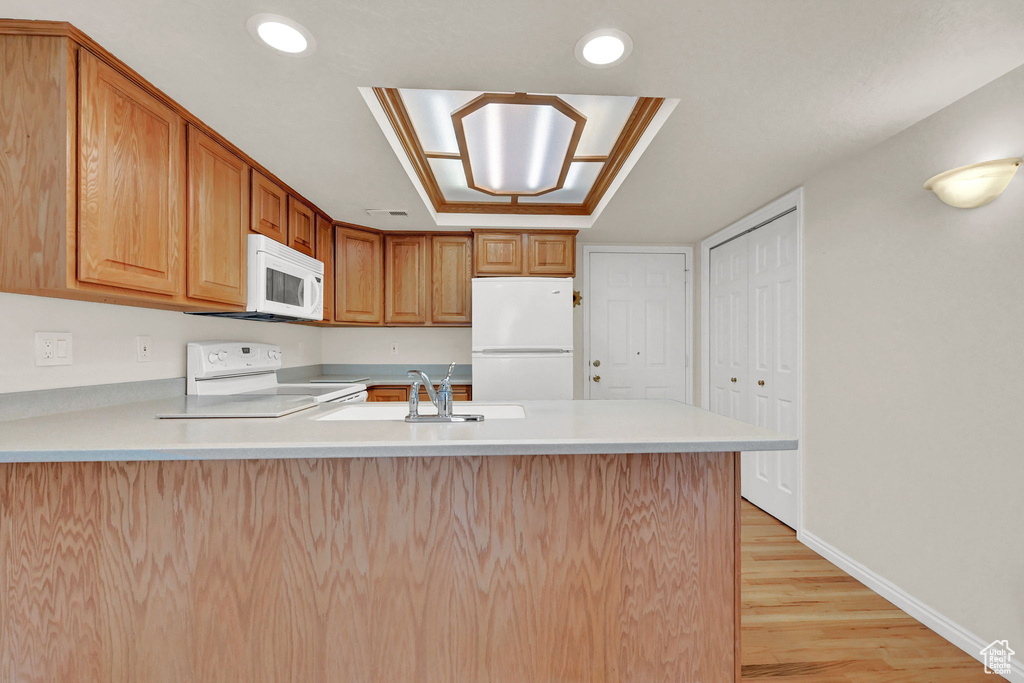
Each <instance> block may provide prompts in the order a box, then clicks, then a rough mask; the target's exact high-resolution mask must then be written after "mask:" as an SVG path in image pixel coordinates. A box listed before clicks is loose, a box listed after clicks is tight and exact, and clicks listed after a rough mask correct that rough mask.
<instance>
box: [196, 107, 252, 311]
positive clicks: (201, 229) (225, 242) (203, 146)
mask: <svg viewBox="0 0 1024 683" xmlns="http://www.w3.org/2000/svg"><path fill="white" fill-rule="evenodd" d="M188 196H189V213H188V264H187V270H188V273H187V278H186V288H187V289H186V291H187V292H188V296H189V298H192V299H205V300H207V301H217V302H220V303H225V304H235V305H239V306H244V305H245V294H246V292H245V286H246V237H247V236H248V234H249V165H248V164H246V163H245V162H244V161H242V160H241V159H239V158H238V157H236V156H235V155H234V154H232V153H231V152H229V151H228V150H227V149H225V148H224V147H223V146H222V145H221V144H219V143H218V142H216V141H214V140H213V139H212V138H210V137H209V136H208V135H206V134H204V133H203V132H202V131H200V130H199V129H198V128H195V127H194V126H189V127H188Z"/></svg>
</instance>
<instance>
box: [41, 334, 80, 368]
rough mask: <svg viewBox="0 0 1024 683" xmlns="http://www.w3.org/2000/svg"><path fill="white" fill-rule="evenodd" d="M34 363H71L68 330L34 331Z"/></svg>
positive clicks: (43, 364)
mask: <svg viewBox="0 0 1024 683" xmlns="http://www.w3.org/2000/svg"><path fill="white" fill-rule="evenodd" d="M35 353H36V365H40V366H45V365H71V361H72V354H71V333H70V332H36V344H35Z"/></svg>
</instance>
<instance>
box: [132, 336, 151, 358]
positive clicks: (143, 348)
mask: <svg viewBox="0 0 1024 683" xmlns="http://www.w3.org/2000/svg"><path fill="white" fill-rule="evenodd" d="M135 347H136V358H137V360H138V361H139V362H140V363H148V362H149V361H151V360H153V338H152V337H136V338H135Z"/></svg>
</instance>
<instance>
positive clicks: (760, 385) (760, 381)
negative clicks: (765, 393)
mask: <svg viewBox="0 0 1024 683" xmlns="http://www.w3.org/2000/svg"><path fill="white" fill-rule="evenodd" d="M757 386H759V387H763V386H764V380H763V379H759V380H757Z"/></svg>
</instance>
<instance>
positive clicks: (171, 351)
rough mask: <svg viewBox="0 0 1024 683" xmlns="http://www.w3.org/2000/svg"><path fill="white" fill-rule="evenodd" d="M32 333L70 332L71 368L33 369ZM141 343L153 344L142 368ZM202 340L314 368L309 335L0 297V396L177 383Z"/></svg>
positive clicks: (281, 327)
mask: <svg viewBox="0 0 1024 683" xmlns="http://www.w3.org/2000/svg"><path fill="white" fill-rule="evenodd" d="M36 332H71V334H72V335H73V338H72V342H73V353H72V355H73V360H74V364H72V365H62V366H55V367H36V365H35V352H34V348H33V347H34V343H35V333H36ZM140 335H143V336H149V337H152V339H153V350H152V358H153V359H152V360H151V361H150V362H148V363H139V362H137V360H136V341H135V338H136V337H137V336H140ZM208 340H232V341H243V340H244V341H258V342H270V343H275V344H280V345H281V349H282V353H283V359H282V360H283V362H284V365H285V367H295V366H300V365H315V364H319V363H320V356H321V346H320V330H319V329H317V328H315V327H309V326H303V325H287V324H269V323H260V322H251V321H245V320H225V319H221V318H204V317H198V316H194V315H185V314H183V313H177V312H174V311H158V310H154V309H147V308H136V307H133V306H115V305H113V304H94V303H87V302H82V301H69V300H65V299H50V298H45V297H38V296H24V295H20V294H3V293H0V359H3V360H2V370H0V393H7V392H13V391H32V390H36V389H55V388H58V387H77V386H87V385H90V384H106V383H113V382H137V381H142V380H151V379H166V378H172V377H184V376H185V344H187V343H188V342H190V341H208Z"/></svg>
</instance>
